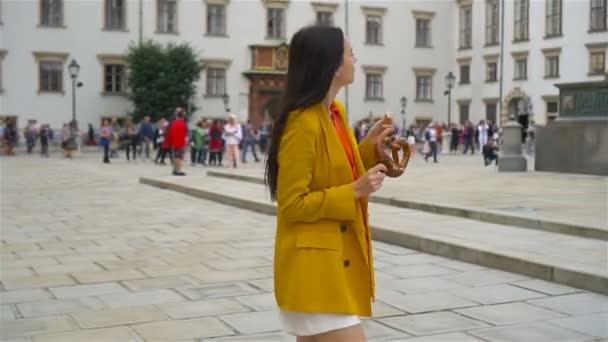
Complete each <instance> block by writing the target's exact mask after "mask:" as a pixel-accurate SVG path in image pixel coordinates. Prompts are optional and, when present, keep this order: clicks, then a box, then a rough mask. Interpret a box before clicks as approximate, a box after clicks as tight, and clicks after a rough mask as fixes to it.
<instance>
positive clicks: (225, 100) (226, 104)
mask: <svg viewBox="0 0 608 342" xmlns="http://www.w3.org/2000/svg"><path fill="white" fill-rule="evenodd" d="M222 100H223V101H224V109H225V110H226V112H229V111H230V108H228V101H230V95H228V93H224V96H222Z"/></svg>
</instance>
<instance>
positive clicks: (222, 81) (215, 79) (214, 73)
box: [207, 68, 226, 96]
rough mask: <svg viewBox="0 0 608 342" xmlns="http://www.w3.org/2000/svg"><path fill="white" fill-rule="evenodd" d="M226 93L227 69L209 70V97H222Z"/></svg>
mask: <svg viewBox="0 0 608 342" xmlns="http://www.w3.org/2000/svg"><path fill="white" fill-rule="evenodd" d="M225 93H226V69H222V68H208V69H207V96H222V95H224V94H225Z"/></svg>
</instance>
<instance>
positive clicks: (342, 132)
mask: <svg viewBox="0 0 608 342" xmlns="http://www.w3.org/2000/svg"><path fill="white" fill-rule="evenodd" d="M329 109H330V111H331V121H332V123H333V124H334V127H335V129H336V133H338V138H340V142H341V143H342V148H344V153H346V157H347V159H348V162H349V163H350V169H351V171H352V173H353V180H357V179H358V178H359V172H358V171H357V164H355V155H354V153H353V147H352V146H351V145H350V141H349V140H348V135H347V133H346V129H345V128H344V124H343V122H342V118H341V115H340V110H339V109H338V106H336V104H335V102H332V103H331V106H330V107H329ZM359 202H360V203H361V209H362V210H361V213H362V216H363V226H365V242H366V247H367V251H366V254H367V258H368V261H369V263H370V264H371V260H369V259H370V250H369V248H370V243H369V231H368V229H369V228H368V226H367V217H366V215H365V213H366V212H367V205H366V203H365V201H364V200H363V198H360V199H359Z"/></svg>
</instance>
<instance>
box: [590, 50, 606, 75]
mask: <svg viewBox="0 0 608 342" xmlns="http://www.w3.org/2000/svg"><path fill="white" fill-rule="evenodd" d="M605 68H606V52H604V51H596V52H591V53H590V55H589V73H590V74H592V75H598V74H603V73H604V69H605Z"/></svg>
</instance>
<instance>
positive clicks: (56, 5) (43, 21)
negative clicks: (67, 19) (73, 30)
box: [38, 0, 65, 28]
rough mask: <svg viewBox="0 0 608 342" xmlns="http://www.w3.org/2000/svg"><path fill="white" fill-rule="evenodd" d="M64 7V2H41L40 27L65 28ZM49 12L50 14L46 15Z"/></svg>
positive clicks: (57, 0)
mask: <svg viewBox="0 0 608 342" xmlns="http://www.w3.org/2000/svg"><path fill="white" fill-rule="evenodd" d="M64 6H65V4H64V0H39V10H40V16H39V18H38V20H39V24H38V26H40V27H47V28H65V26H64V24H63V22H64ZM47 10H48V11H50V12H48V13H45V11H47ZM54 12H57V13H54Z"/></svg>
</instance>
